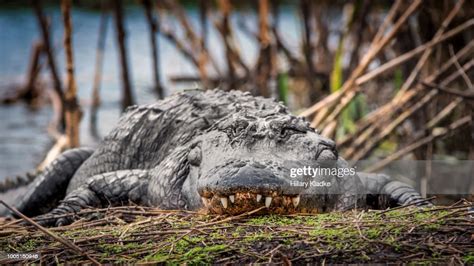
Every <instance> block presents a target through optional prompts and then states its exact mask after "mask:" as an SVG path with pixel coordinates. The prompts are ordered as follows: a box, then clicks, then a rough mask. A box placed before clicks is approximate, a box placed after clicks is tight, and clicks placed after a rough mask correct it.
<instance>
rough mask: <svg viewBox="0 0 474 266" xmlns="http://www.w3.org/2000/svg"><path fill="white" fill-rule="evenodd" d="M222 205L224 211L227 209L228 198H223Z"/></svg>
mask: <svg viewBox="0 0 474 266" xmlns="http://www.w3.org/2000/svg"><path fill="white" fill-rule="evenodd" d="M221 203H222V206H224V209H227V198H221Z"/></svg>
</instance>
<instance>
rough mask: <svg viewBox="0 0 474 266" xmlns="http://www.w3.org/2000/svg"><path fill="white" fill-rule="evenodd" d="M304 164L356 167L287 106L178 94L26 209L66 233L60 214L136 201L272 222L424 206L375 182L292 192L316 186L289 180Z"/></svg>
mask: <svg viewBox="0 0 474 266" xmlns="http://www.w3.org/2000/svg"><path fill="white" fill-rule="evenodd" d="M305 165H309V166H313V167H323V168H334V167H337V168H344V167H348V166H347V163H346V162H345V161H344V159H342V158H340V157H339V156H338V154H337V150H336V147H335V144H334V142H333V141H332V140H330V139H327V138H324V137H322V136H321V135H319V134H318V133H317V132H316V131H315V130H314V129H313V128H311V127H310V126H309V123H308V122H307V121H305V120H304V119H303V118H300V117H296V116H293V115H291V114H290V113H289V111H288V109H287V108H286V107H285V106H283V105H282V104H281V103H278V102H276V101H274V100H271V99H265V98H261V97H253V96H251V95H250V94H249V93H243V92H239V91H232V92H223V91H219V90H212V91H206V92H201V91H194V92H188V93H178V94H175V95H173V96H171V97H169V98H166V99H164V100H162V101H159V102H157V103H154V104H150V105H144V106H133V107H130V108H128V109H127V111H126V113H125V114H124V115H123V116H122V117H121V119H120V121H119V122H118V125H117V127H116V128H115V129H114V130H112V132H110V134H109V135H108V136H107V137H105V139H104V140H103V142H102V143H101V145H100V146H99V147H98V148H97V149H96V150H95V151H91V150H89V149H76V150H71V151H68V152H66V153H64V154H63V155H62V156H60V157H59V158H58V159H57V160H56V161H55V162H54V163H53V164H52V165H51V166H50V167H49V168H48V169H47V170H46V171H44V172H43V173H42V174H41V175H40V176H39V177H38V178H37V179H36V180H35V182H34V183H32V184H30V192H29V193H28V194H27V195H26V196H25V197H24V199H23V200H22V202H21V203H20V204H19V206H18V208H19V210H20V211H22V212H23V213H25V214H27V215H30V216H34V215H38V214H40V213H47V214H46V215H43V218H44V217H49V219H42V220H41V221H42V222H43V223H45V224H56V225H61V224H67V223H70V222H71V220H70V218H65V217H64V216H63V217H62V218H59V219H57V218H55V217H57V216H58V215H61V214H64V213H69V212H78V211H80V210H81V209H83V208H85V207H87V206H93V207H100V206H110V205H121V204H126V203H129V202H133V203H135V204H141V205H146V206H155V207H158V208H162V209H188V210H197V209H203V208H204V209H207V210H208V211H209V212H211V213H219V214H238V213H242V212H245V211H249V210H252V209H255V208H258V207H261V206H266V207H267V208H266V209H265V210H264V211H262V212H266V213H294V212H329V211H334V210H348V209H353V208H371V207H372V208H374V207H376V208H386V207H388V206H390V205H393V204H397V205H403V204H410V203H413V202H416V201H419V200H420V199H421V197H420V195H419V194H418V193H417V192H416V191H415V190H414V189H413V188H411V187H410V186H408V185H405V184H403V183H400V182H398V181H392V180H391V179H390V178H389V177H387V176H384V175H376V174H365V173H358V174H357V173H354V174H353V175H346V176H318V177H317V178H319V181H327V182H330V183H331V186H323V187H320V186H319V187H318V186H309V187H300V186H295V185H292V184H293V183H292V182H294V181H302V182H303V181H308V180H309V179H310V178H311V177H309V176H299V177H296V178H291V177H289V173H290V169H291V168H295V167H303V166H305ZM66 187H67V189H66ZM46 191H49V192H46ZM59 200H61V201H60V203H59V205H56V204H57V203H58V201H59Z"/></svg>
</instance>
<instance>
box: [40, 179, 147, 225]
mask: <svg viewBox="0 0 474 266" xmlns="http://www.w3.org/2000/svg"><path fill="white" fill-rule="evenodd" d="M148 180H149V172H148V171H146V170H120V171H116V172H110V173H105V174H100V175H96V176H93V177H91V178H90V179H89V180H88V182H87V183H86V184H85V185H83V186H81V187H79V188H77V189H76V190H74V191H72V192H71V193H69V194H68V195H67V196H66V198H65V199H64V200H63V201H61V204H60V205H59V206H58V207H57V208H55V209H54V210H52V211H51V212H49V213H47V214H45V215H42V216H38V217H37V218H39V219H37V221H38V222H39V223H41V224H43V225H56V226H60V225H65V224H69V223H71V222H72V221H73V220H74V219H73V217H72V216H62V217H61V218H59V217H58V216H61V215H63V214H66V213H77V212H79V211H80V210H81V209H84V208H86V207H104V206H117V205H121V204H124V203H128V202H134V203H136V204H146V198H147V196H146V194H147V187H148Z"/></svg>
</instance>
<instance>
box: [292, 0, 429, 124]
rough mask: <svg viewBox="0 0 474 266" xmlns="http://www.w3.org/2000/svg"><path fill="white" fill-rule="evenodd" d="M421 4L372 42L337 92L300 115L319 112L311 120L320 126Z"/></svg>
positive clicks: (414, 3)
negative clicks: (315, 118)
mask: <svg viewBox="0 0 474 266" xmlns="http://www.w3.org/2000/svg"><path fill="white" fill-rule="evenodd" d="M421 3H422V1H420V0H416V1H413V2H412V4H411V5H410V6H409V7H408V9H407V10H406V11H405V12H404V13H403V15H402V16H401V17H400V18H399V19H398V20H397V22H396V23H395V25H394V26H393V28H392V30H391V31H390V32H389V33H388V34H387V35H386V36H385V37H383V38H382V39H381V40H380V41H373V42H372V44H371V48H370V49H369V52H368V53H366V54H365V55H364V57H363V58H362V59H361V61H360V62H359V65H358V66H357V68H356V69H355V70H354V71H353V72H352V74H351V76H350V77H349V79H348V80H347V81H346V82H344V85H343V86H342V88H341V89H340V90H339V91H337V92H335V93H332V94H330V95H329V96H327V97H326V98H325V99H324V100H323V101H320V102H318V103H316V104H314V105H313V106H311V107H310V108H308V109H307V110H305V111H304V112H303V113H301V114H300V115H301V116H306V117H307V116H310V115H312V114H314V113H315V112H318V111H319V113H318V116H317V120H313V123H312V125H313V126H316V125H318V124H320V123H321V122H322V120H323V119H325V118H326V115H328V114H329V109H330V108H329V107H331V106H332V105H333V104H335V103H337V101H338V100H339V99H340V98H341V97H342V96H343V95H344V94H345V93H346V92H347V91H349V90H351V89H353V87H354V83H355V80H356V79H357V78H358V77H359V76H360V75H361V74H362V73H363V72H364V71H365V70H366V69H367V67H368V66H369V64H370V62H372V60H373V59H374V58H375V57H376V55H377V54H378V53H379V52H380V51H381V50H382V49H383V48H384V47H385V46H386V45H387V44H388V43H389V42H390V41H391V40H392V39H393V37H394V36H395V34H396V33H397V32H398V30H399V29H400V28H401V27H402V25H404V23H405V21H406V20H407V19H408V17H409V16H410V15H411V14H412V13H413V12H415V10H416V9H417V8H418V7H419V6H420V4H421ZM321 109H322V110H321ZM328 120H329V121H330V120H331V119H328Z"/></svg>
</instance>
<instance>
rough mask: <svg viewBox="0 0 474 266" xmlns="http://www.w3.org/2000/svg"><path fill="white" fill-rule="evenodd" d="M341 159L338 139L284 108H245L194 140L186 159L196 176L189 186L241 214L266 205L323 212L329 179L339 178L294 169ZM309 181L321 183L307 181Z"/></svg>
mask: <svg viewBox="0 0 474 266" xmlns="http://www.w3.org/2000/svg"><path fill="white" fill-rule="evenodd" d="M337 160H338V155H337V151H336V149H335V144H334V142H333V141H332V140H330V139H327V138H324V137H322V136H321V135H319V134H318V133H317V132H316V131H315V130H314V129H313V128H311V127H310V126H309V123H308V122H307V121H305V120H304V119H302V118H300V117H295V116H292V115H290V114H288V113H287V110H286V108H284V107H282V106H279V107H277V108H276V109H275V110H259V111H251V110H248V109H243V110H240V111H237V112H236V113H233V114H231V115H229V116H227V117H224V118H223V119H221V120H220V121H218V122H217V123H215V124H214V125H213V126H212V127H211V128H209V129H208V130H207V132H206V133H205V134H203V135H201V136H200V137H199V138H198V139H197V141H196V142H194V143H193V144H192V146H191V150H190V152H189V154H188V162H189V165H190V173H189V174H190V176H191V178H190V179H189V180H194V181H189V182H188V183H190V184H191V183H192V185H190V186H189V184H188V186H187V187H192V189H193V190H194V189H196V190H197V192H198V194H199V195H196V198H197V199H198V201H199V203H200V204H202V206H204V208H206V209H208V210H209V211H210V212H211V213H219V214H224V213H226V214H239V213H243V212H246V211H250V210H253V209H256V208H259V207H263V206H266V207H267V208H266V209H265V210H266V212H269V213H293V212H321V211H325V210H324V209H325V208H328V207H329V206H330V205H331V204H330V202H328V201H331V199H330V198H331V197H328V196H327V195H328V194H331V193H335V192H334V191H332V190H333V189H334V188H330V187H327V186H325V184H326V185H327V184H328V183H329V185H330V183H331V182H332V183H333V184H334V183H335V182H337V180H335V179H334V176H321V175H317V176H315V175H314V174H313V173H306V175H299V176H295V175H294V173H293V172H292V171H293V170H294V169H298V168H300V169H302V168H303V167H305V166H306V167H308V166H312V167H313V169H315V168H317V167H326V168H328V167H336V165H337ZM292 169H293V170H292ZM336 178H337V177H336ZM311 181H317V182H319V183H316V184H323V185H322V186H314V185H311V186H308V184H311V183H309V182H311ZM323 181H324V182H326V183H322V182H323ZM313 184H314V183H313Z"/></svg>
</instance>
